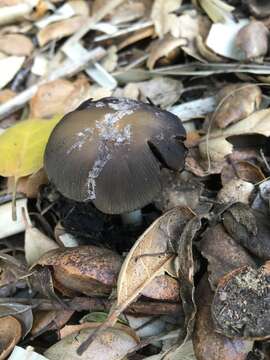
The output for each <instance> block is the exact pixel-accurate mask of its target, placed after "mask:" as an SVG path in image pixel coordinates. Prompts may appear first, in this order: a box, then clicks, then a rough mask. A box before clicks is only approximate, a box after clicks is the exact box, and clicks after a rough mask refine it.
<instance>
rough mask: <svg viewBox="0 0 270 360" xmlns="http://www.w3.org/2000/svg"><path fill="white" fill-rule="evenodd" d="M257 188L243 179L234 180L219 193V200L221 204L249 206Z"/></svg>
mask: <svg viewBox="0 0 270 360" xmlns="http://www.w3.org/2000/svg"><path fill="white" fill-rule="evenodd" d="M254 189H255V186H254V185H253V184H251V183H250V182H247V181H244V180H241V179H232V180H230V181H229V182H228V183H227V184H225V185H224V186H223V187H222V188H221V189H220V190H219V192H218V195H217V199H218V200H219V201H220V202H221V203H230V202H232V203H233V202H242V203H244V204H249V200H250V198H251V194H252V192H253V190H254Z"/></svg>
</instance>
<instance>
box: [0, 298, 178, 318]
mask: <svg viewBox="0 0 270 360" xmlns="http://www.w3.org/2000/svg"><path fill="white" fill-rule="evenodd" d="M11 302H12V303H14V302H15V303H18V304H25V305H30V306H33V307H34V308H38V309H39V310H63V306H62V305H61V304H60V303H59V302H57V301H55V300H49V299H41V298H36V299H28V298H0V304H1V303H11ZM63 302H64V303H65V304H66V305H67V306H68V309H69V310H75V311H107V310H110V308H111V306H112V304H113V301H112V300H108V299H107V298H87V297H75V298H73V299H64V300H63ZM181 311H182V306H181V304H178V303H170V302H156V301H139V302H136V303H133V304H131V305H130V306H129V307H128V308H127V309H126V310H125V313H126V314H133V315H134V314H136V315H151V316H154V315H175V314H179V313H180V312H181Z"/></svg>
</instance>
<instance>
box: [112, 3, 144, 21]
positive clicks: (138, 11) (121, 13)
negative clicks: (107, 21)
mask: <svg viewBox="0 0 270 360" xmlns="http://www.w3.org/2000/svg"><path fill="white" fill-rule="evenodd" d="M144 12H145V6H144V4H143V2H140V1H133V2H131V1H127V2H125V3H124V4H123V5H122V6H119V8H118V9H117V11H115V12H114V13H113V14H112V16H111V22H112V24H115V25H118V24H122V23H126V22H130V21H134V20H137V19H140V18H142V17H143V15H144Z"/></svg>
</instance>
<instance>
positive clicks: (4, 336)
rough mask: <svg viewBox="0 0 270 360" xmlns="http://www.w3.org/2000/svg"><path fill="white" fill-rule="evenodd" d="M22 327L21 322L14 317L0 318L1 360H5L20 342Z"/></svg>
mask: <svg viewBox="0 0 270 360" xmlns="http://www.w3.org/2000/svg"><path fill="white" fill-rule="evenodd" d="M21 335H22V327H21V324H20V322H19V321H18V320H17V319H15V318H14V317H12V316H5V317H2V318H0V351H1V353H0V360H4V359H6V358H7V356H8V355H9V354H10V353H11V351H12V350H13V348H14V346H15V345H16V344H17V343H18V342H19V341H20V339H21Z"/></svg>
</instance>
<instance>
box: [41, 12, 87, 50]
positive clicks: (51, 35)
mask: <svg viewBox="0 0 270 360" xmlns="http://www.w3.org/2000/svg"><path fill="white" fill-rule="evenodd" d="M86 21H87V17H86V16H74V17H72V18H70V19H66V20H62V21H58V22H56V23H53V24H49V25H48V26H46V27H45V28H44V29H41V30H40V31H39V32H38V34H37V39H38V43H39V45H40V46H44V45H46V44H47V43H48V42H50V41H52V40H59V39H62V38H64V37H67V36H69V35H72V34H73V33H75V32H76V31H78V30H79V29H80V28H81V27H82V26H83V25H84V24H85V23H86Z"/></svg>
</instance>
